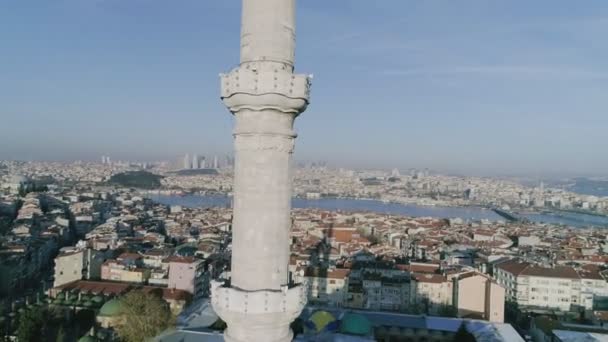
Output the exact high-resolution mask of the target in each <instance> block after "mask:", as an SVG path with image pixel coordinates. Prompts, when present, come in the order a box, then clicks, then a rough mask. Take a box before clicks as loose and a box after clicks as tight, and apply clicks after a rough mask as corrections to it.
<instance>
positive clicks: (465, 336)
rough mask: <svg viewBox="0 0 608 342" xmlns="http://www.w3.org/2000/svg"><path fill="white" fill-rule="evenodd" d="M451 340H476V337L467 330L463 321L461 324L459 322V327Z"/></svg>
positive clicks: (462, 341)
mask: <svg viewBox="0 0 608 342" xmlns="http://www.w3.org/2000/svg"><path fill="white" fill-rule="evenodd" d="M452 341H454V342H477V339H476V338H475V336H474V335H473V334H471V333H470V332H469V331H468V330H467V327H466V326H465V324H464V322H463V323H462V324H460V328H458V331H456V334H455V335H454V338H453V339H452Z"/></svg>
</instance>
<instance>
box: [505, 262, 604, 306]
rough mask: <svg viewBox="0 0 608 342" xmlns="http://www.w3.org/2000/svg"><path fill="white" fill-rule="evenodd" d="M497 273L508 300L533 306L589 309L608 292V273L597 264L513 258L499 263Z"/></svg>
mask: <svg viewBox="0 0 608 342" xmlns="http://www.w3.org/2000/svg"><path fill="white" fill-rule="evenodd" d="M494 276H495V278H496V281H497V282H498V283H499V284H501V285H503V286H504V287H505V288H506V290H507V299H508V300H511V301H515V302H517V303H518V304H519V305H520V306H524V307H528V308H531V309H533V308H538V309H546V308H550V309H557V310H560V311H578V310H579V309H587V310H590V309H592V308H593V301H594V298H596V297H603V296H606V295H608V282H607V281H606V277H605V276H604V275H603V274H602V273H601V272H600V270H599V268H598V267H596V266H595V265H586V266H583V267H581V268H576V269H575V268H574V267H571V266H550V267H544V266H540V265H535V264H531V263H529V262H524V261H521V260H517V259H513V260H508V261H504V262H501V263H499V264H497V265H496V267H495V271H494Z"/></svg>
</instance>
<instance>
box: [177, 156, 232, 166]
mask: <svg viewBox="0 0 608 342" xmlns="http://www.w3.org/2000/svg"><path fill="white" fill-rule="evenodd" d="M232 166H234V158H233V157H231V156H225V157H224V158H222V159H220V158H219V157H218V156H217V155H215V156H213V157H212V158H211V157H209V158H207V157H205V156H199V155H198V154H193V155H192V156H190V154H186V155H184V159H183V164H182V169H184V170H192V169H194V170H197V169H207V168H209V169H221V168H230V167H232Z"/></svg>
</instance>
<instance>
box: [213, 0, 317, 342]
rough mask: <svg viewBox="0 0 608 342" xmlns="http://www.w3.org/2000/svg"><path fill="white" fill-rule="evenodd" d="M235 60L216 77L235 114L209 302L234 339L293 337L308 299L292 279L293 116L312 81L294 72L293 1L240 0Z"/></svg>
mask: <svg viewBox="0 0 608 342" xmlns="http://www.w3.org/2000/svg"><path fill="white" fill-rule="evenodd" d="M242 11H243V12H242V27H241V61H240V65H239V66H238V67H237V68H235V69H233V70H232V71H230V73H228V74H224V75H221V88H222V91H221V97H222V100H223V101H224V104H225V105H226V106H227V107H228V109H229V110H230V111H231V112H232V113H233V114H234V116H235V119H236V120H235V128H234V149H235V166H234V192H233V193H234V204H233V209H234V213H233V215H234V216H233V222H232V268H231V280H230V281H229V282H228V283H225V284H224V283H219V282H214V283H213V285H212V304H213V308H214V309H215V311H216V312H217V313H218V315H219V316H220V317H221V318H222V319H223V320H224V321H225V322H226V323H227V325H228V328H227V329H226V331H225V332H224V339H225V340H226V341H231V342H245V341H267V342H283V341H291V340H292V338H293V333H292V332H291V330H290V328H289V324H290V323H291V322H292V321H293V320H294V319H295V318H296V317H297V316H298V315H299V314H300V312H301V310H302V309H303V307H304V305H305V303H306V296H305V293H304V290H303V288H302V286H296V285H294V284H290V283H289V272H288V264H289V254H290V253H289V236H290V230H291V216H290V212H291V196H292V171H291V164H292V154H293V149H294V140H295V137H296V134H295V132H294V129H293V124H294V120H295V118H296V117H297V116H298V115H299V114H300V113H301V112H303V111H304V110H305V109H306V106H307V105H308V98H309V87H310V80H309V77H308V76H306V75H297V74H294V73H293V71H294V48H295V0H243V9H242Z"/></svg>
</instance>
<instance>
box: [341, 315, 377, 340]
mask: <svg viewBox="0 0 608 342" xmlns="http://www.w3.org/2000/svg"><path fill="white" fill-rule="evenodd" d="M340 331H341V332H342V333H344V334H348V335H359V336H367V335H369V334H370V333H371V331H372V324H371V322H370V321H369V320H368V319H367V317H365V316H363V315H360V314H356V313H347V314H346V315H344V317H343V318H342V324H340Z"/></svg>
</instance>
